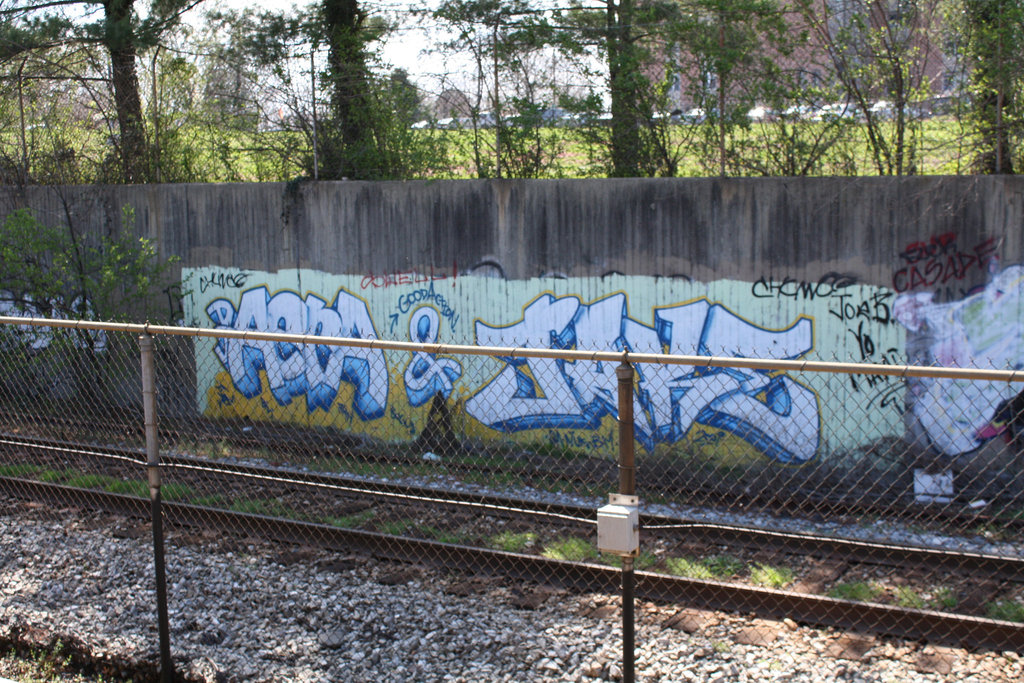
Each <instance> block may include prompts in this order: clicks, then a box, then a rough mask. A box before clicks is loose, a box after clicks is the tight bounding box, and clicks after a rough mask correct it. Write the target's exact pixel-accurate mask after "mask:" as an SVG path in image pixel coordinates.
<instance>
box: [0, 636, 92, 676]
mask: <svg viewBox="0 0 1024 683" xmlns="http://www.w3.org/2000/svg"><path fill="white" fill-rule="evenodd" d="M2 661H3V665H2V667H0V668H2V670H3V671H4V672H5V674H6V675H7V676H13V677H15V679H16V680H19V681H25V682H26V683H48V682H50V681H61V682H62V683H84V682H85V681H92V680H96V681H103V680H107V679H105V678H103V677H102V676H101V677H99V678H93V677H87V676H85V675H84V674H81V673H76V672H75V670H74V665H73V662H72V657H71V655H70V654H67V653H66V652H64V644H63V643H61V642H60V641H59V640H58V641H57V642H56V643H54V645H53V647H51V648H50V649H35V648H34V649H32V650H30V651H29V652H28V653H25V654H20V655H19V654H18V653H17V652H15V651H13V650H11V651H7V652H5V653H3V657H2Z"/></svg>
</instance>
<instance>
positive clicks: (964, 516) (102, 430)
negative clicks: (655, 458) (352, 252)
mask: <svg viewBox="0 0 1024 683" xmlns="http://www.w3.org/2000/svg"><path fill="white" fill-rule="evenodd" d="M142 424H143V419H142V417H141V416H140V415H131V414H129V415H126V416H124V417H122V419H111V418H110V417H109V416H107V417H103V416H101V417H98V418H96V419H91V418H90V419H89V420H85V419H83V418H81V417H78V416H73V415H36V414H30V413H25V412H22V411H7V412H5V413H4V415H2V416H0V439H2V438H4V437H5V436H11V435H12V433H13V432H12V431H11V430H12V429H13V428H15V426H17V425H31V426H33V427H34V428H35V431H36V432H37V433H40V432H42V433H46V432H48V431H53V430H55V431H56V432H57V433H59V434H64V435H66V436H65V442H66V441H70V440H77V439H80V438H82V436H81V435H84V434H96V435H97V436H96V437H95V438H97V439H98V440H101V441H102V440H105V441H119V442H130V441H136V442H139V443H141V442H142V440H143V433H142ZM4 430H6V431H4ZM16 436H17V438H21V439H24V440H26V441H29V440H33V441H35V442H37V443H39V444H46V443H48V442H54V443H56V442H58V441H57V440H54V439H48V438H43V437H39V438H36V439H32V437H30V436H27V435H25V434H24V433H21V434H16ZM159 438H160V441H161V443H163V444H167V445H169V446H170V447H169V448H168V449H166V450H171V451H173V450H174V448H175V445H176V444H180V443H186V444H189V443H199V442H207V443H220V444H230V445H231V446H232V447H233V448H235V449H238V450H240V451H242V452H246V451H248V452H260V451H266V450H268V449H270V450H272V451H274V452H276V453H289V454H292V455H294V456H295V457H297V458H299V459H305V460H317V459H320V458H328V459H331V458H335V459H337V458H341V459H345V460H351V461H360V462H366V463H378V464H385V463H386V464H393V465H397V466H410V465H415V464H416V463H417V459H416V458H415V457H414V456H410V455H395V454H393V453H389V452H388V450H389V449H388V448H387V447H386V446H381V445H379V444H377V445H374V444H369V445H368V444H367V442H366V441H365V440H364V439H361V438H358V437H354V436H351V435H349V434H345V433H341V432H338V431H337V430H325V429H317V428H301V427H295V426H292V425H283V426H282V425H269V424H262V423H251V424H250V423H244V422H238V423H233V422H213V423H210V422H207V421H205V420H201V419H200V420H198V423H197V420H196V419H195V418H189V419H175V418H169V417H162V418H161V419H160V429H159ZM133 454H134V455H133V456H132V457H138V456H137V453H135V452H134V451H133ZM472 455H473V454H472V453H470V458H469V459H471V460H472V459H473V458H472ZM168 457H169V456H168V455H167V454H166V453H165V454H164V455H162V460H163V461H164V462H169V460H168ZM495 459H496V460H500V461H501V462H500V463H499V464H488V463H481V462H473V463H472V464H471V465H468V464H458V467H459V468H460V469H465V470H469V469H472V470H473V471H475V472H478V473H480V474H482V475H486V474H489V473H495V474H501V473H509V472H512V473H515V474H517V475H518V476H521V477H530V476H537V477H540V478H545V477H556V478H557V477H564V478H566V479H567V480H571V481H572V482H574V483H576V484H588V485H591V486H593V485H601V484H603V485H604V486H605V487H606V488H607V487H609V486H614V484H615V482H616V480H617V472H616V466H615V463H614V462H613V461H611V460H609V459H606V458H592V459H590V460H589V461H587V462H586V463H585V465H580V464H578V463H573V462H571V461H569V462H568V463H567V462H565V461H560V460H559V459H557V458H545V457H543V456H535V457H532V458H531V457H527V458H525V459H524V460H522V461H518V460H516V459H512V460H513V461H512V462H509V459H502V458H495ZM451 461H452V462H455V463H458V462H459V458H458V457H453V458H451ZM644 468H645V478H644V482H643V484H644V489H645V492H646V494H647V495H648V496H650V497H655V496H659V495H664V496H665V497H667V498H671V499H673V500H680V499H681V498H686V499H688V500H685V502H686V503H688V504H692V505H695V506H709V507H714V508H715V509H718V510H723V511H731V512H743V511H745V510H746V509H749V508H753V509H768V510H773V511H776V512H779V513H784V514H792V515H794V516H825V517H864V516H869V517H870V516H882V517H885V518H886V519H893V520H906V521H908V522H909V523H913V524H918V523H920V522H921V521H922V520H934V521H941V522H942V523H943V524H944V525H948V526H950V527H954V528H960V529H967V528H972V527H978V526H982V525H998V526H999V527H1001V528H1004V529H1007V530H1010V531H1012V532H1014V533H1024V515H1019V514H1018V515H999V516H997V515H996V514H995V512H994V511H995V510H996V509H997V507H996V506H994V505H993V506H985V507H982V508H973V507H971V506H968V505H966V504H964V505H942V504H935V505H927V504H922V503H919V502H918V501H916V500H915V499H914V497H913V495H912V494H911V493H910V492H909V491H908V492H905V493H902V494H898V495H894V494H893V493H892V492H886V495H885V496H884V497H882V496H878V495H873V494H864V493H859V494H857V495H848V494H846V493H844V492H843V491H837V490H834V489H828V490H827V495H826V494H823V493H822V491H821V490H820V489H819V488H818V487H815V486H812V487H809V488H807V489H806V490H805V489H804V488H802V487H801V485H800V484H798V483H796V484H793V485H792V486H790V485H786V486H781V487H780V486H775V487H767V488H764V489H758V488H757V487H756V486H754V487H753V488H752V487H750V486H747V487H746V489H745V490H744V491H743V496H742V501H740V500H738V499H737V491H736V490H735V489H733V488H730V487H728V486H725V487H723V486H720V485H716V484H715V483H714V482H708V481H702V482H701V485H700V486H699V487H698V488H699V489H700V490H696V491H690V492H688V493H687V494H686V495H685V496H681V495H680V491H678V487H677V483H676V482H678V481H680V480H685V473H680V472H678V471H675V472H673V471H659V470H661V469H664V465H663V464H654V463H651V462H645V463H644ZM794 486H795V488H794ZM609 490H610V489H609ZM780 490H781V491H784V493H781V492H780Z"/></svg>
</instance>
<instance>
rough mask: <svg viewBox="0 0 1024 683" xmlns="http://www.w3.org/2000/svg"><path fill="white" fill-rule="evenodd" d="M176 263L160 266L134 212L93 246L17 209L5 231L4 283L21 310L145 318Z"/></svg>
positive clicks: (1, 244) (127, 211) (0, 270)
mask: <svg viewBox="0 0 1024 683" xmlns="http://www.w3.org/2000/svg"><path fill="white" fill-rule="evenodd" d="M172 265H173V261H171V262H164V263H160V261H159V259H158V257H157V253H156V249H155V248H154V246H153V244H152V243H151V242H150V241H149V240H147V239H145V238H141V237H137V236H135V235H134V213H133V211H132V210H131V208H130V207H124V209H123V210H122V225H121V229H120V230H119V231H118V232H117V233H116V234H115V235H114V236H102V237H100V238H99V239H98V240H97V241H95V242H93V243H88V242H87V241H85V240H84V239H82V238H81V236H79V235H77V234H76V233H75V231H74V229H73V228H71V227H63V226H62V227H51V226H47V225H45V224H43V223H42V222H40V221H39V220H38V219H37V218H36V217H35V216H34V215H33V214H32V212H31V211H29V210H27V209H20V210H18V211H15V212H13V213H11V214H9V215H8V216H7V217H6V218H5V219H4V224H3V231H2V232H0V282H3V283H4V285H5V288H6V292H5V293H4V298H6V299H7V300H8V301H9V302H10V304H11V305H13V307H14V308H15V309H16V310H19V311H23V312H26V313H34V314H37V315H42V316H44V317H66V318H87V319H98V320H109V321H143V320H145V319H147V318H148V317H149V315H150V314H152V313H154V312H155V311H154V309H153V301H154V300H155V294H156V293H157V292H159V291H160V290H161V288H162V287H163V285H164V284H165V282H166V280H167V275H168V271H169V269H170V268H171V266H172Z"/></svg>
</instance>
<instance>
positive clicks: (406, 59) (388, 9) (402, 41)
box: [192, 0, 465, 91]
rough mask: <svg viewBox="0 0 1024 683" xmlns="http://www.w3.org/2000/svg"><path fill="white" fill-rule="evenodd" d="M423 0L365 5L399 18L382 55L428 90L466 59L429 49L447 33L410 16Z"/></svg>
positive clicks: (265, 1) (197, 16)
mask: <svg viewBox="0 0 1024 683" xmlns="http://www.w3.org/2000/svg"><path fill="white" fill-rule="evenodd" d="M311 1H312V0H305V1H300V2H296V0H220V1H219V2H217V0H207V2H206V3H203V4H200V5H199V7H198V8H197V10H195V11H194V12H193V14H194V18H193V19H192V21H193V22H197V21H199V20H201V17H202V14H203V12H205V11H207V10H208V9H212V8H214V7H218V8H221V7H229V8H237V9H241V8H244V7H258V8H259V9H264V10H288V9H291V8H293V7H295V6H296V5H298V6H299V7H304V6H306V5H308V4H309V3H310V2H311ZM431 4H433V3H431ZM423 5H424V2H423V0H408V1H406V2H400V1H399V0H364V2H362V6H363V7H364V8H365V9H366V10H367V11H368V12H370V14H371V15H375V14H381V13H387V14H389V15H391V16H394V17H398V18H399V19H400V21H401V23H400V28H399V29H398V30H397V31H396V32H395V33H394V34H392V35H390V36H389V37H388V38H387V41H386V42H385V44H384V45H383V49H382V50H381V53H380V54H381V58H382V60H383V61H384V63H385V64H386V65H390V67H391V68H402V69H405V70H406V71H407V72H408V73H409V75H410V76H411V77H412V80H413V81H415V82H416V83H418V84H419V85H420V87H422V88H424V89H426V90H428V91H429V90H433V89H435V88H436V87H437V84H438V83H439V80H440V76H442V75H444V74H449V75H455V74H457V73H458V71H459V70H460V69H462V68H465V63H464V62H459V61H458V60H455V61H452V62H451V63H446V60H445V58H444V56H443V55H440V54H437V53H431V52H430V48H431V47H433V46H435V45H437V44H438V43H440V42H441V41H442V40H444V36H443V35H441V32H439V31H437V30H433V31H431V30H430V29H429V27H425V26H422V25H417V23H416V22H415V20H414V19H412V18H410V17H409V16H408V14H409V9H410V8H412V7H416V8H419V7H422V6H423Z"/></svg>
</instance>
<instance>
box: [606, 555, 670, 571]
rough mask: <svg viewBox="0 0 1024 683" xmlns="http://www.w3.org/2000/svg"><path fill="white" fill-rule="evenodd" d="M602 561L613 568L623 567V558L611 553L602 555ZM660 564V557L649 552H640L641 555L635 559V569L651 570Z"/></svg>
mask: <svg viewBox="0 0 1024 683" xmlns="http://www.w3.org/2000/svg"><path fill="white" fill-rule="evenodd" d="M601 561H602V562H604V563H605V564H610V565H611V566H613V567H621V566H622V556H621V555H612V554H611V553H601ZM656 564H658V556H657V555H655V554H654V553H649V552H647V551H640V554H639V555H637V556H636V557H634V558H633V568H634V569H650V568H651V567H653V566H654V565H656Z"/></svg>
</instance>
